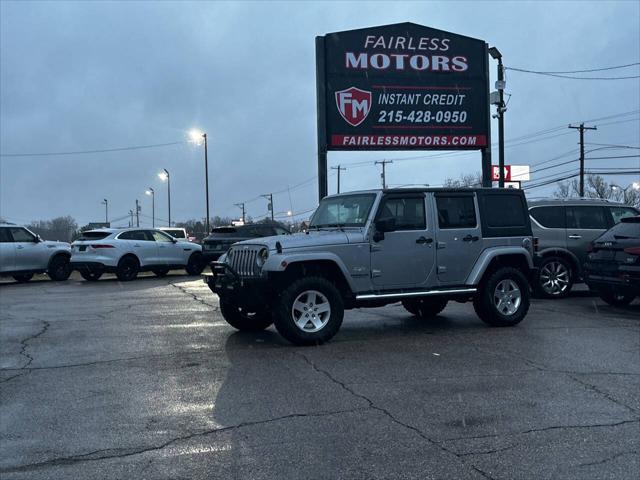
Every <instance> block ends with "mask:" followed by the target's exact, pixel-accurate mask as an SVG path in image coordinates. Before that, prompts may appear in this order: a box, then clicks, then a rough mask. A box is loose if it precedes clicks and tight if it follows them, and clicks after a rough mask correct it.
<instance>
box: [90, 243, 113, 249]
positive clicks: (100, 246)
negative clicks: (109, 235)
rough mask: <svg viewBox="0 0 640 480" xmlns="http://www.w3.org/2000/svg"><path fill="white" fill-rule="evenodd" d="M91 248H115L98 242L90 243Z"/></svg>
mask: <svg viewBox="0 0 640 480" xmlns="http://www.w3.org/2000/svg"><path fill="white" fill-rule="evenodd" d="M90 247H91V248H96V249H97V248H116V247H114V246H113V245H106V244H98V245H90Z"/></svg>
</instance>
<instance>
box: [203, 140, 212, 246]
mask: <svg viewBox="0 0 640 480" xmlns="http://www.w3.org/2000/svg"><path fill="white" fill-rule="evenodd" d="M202 138H204V176H205V189H206V192H207V235H208V234H209V231H210V230H211V229H210V226H209V218H210V217H209V159H208V157H207V134H206V133H203V134H202Z"/></svg>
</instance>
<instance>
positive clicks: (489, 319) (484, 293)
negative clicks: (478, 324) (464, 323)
mask: <svg viewBox="0 0 640 480" xmlns="http://www.w3.org/2000/svg"><path fill="white" fill-rule="evenodd" d="M529 302H530V295H529V283H528V282H527V279H526V277H525V276H524V275H523V274H522V272H521V271H520V270H517V269H515V268H511V267H504V268H500V269H498V270H496V271H495V272H493V273H492V274H491V275H490V276H489V278H487V279H486V281H483V282H482V283H481V285H480V287H479V288H478V293H477V294H476V297H475V298H474V300H473V308H474V309H475V311H476V313H477V314H478V316H479V317H480V319H481V320H482V321H483V322H485V323H487V324H488V325H491V326H494V327H511V326H513V325H517V324H518V323H520V322H521V321H522V320H523V319H524V317H525V316H526V315H527V311H528V310H529Z"/></svg>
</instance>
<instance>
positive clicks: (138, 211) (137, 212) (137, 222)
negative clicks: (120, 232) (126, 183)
mask: <svg viewBox="0 0 640 480" xmlns="http://www.w3.org/2000/svg"><path fill="white" fill-rule="evenodd" d="M139 226H140V204H139V202H138V199H137V198H136V227H139Z"/></svg>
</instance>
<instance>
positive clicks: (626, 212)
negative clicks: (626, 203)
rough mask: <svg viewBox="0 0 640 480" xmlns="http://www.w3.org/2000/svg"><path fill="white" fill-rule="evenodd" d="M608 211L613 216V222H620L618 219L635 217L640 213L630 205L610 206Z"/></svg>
mask: <svg viewBox="0 0 640 480" xmlns="http://www.w3.org/2000/svg"><path fill="white" fill-rule="evenodd" d="M609 211H610V212H611V216H612V217H613V223H620V220H622V219H623V218H625V217H635V216H636V215H640V213H638V212H637V211H636V210H635V209H634V208H631V207H611V208H610V209H609Z"/></svg>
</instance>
